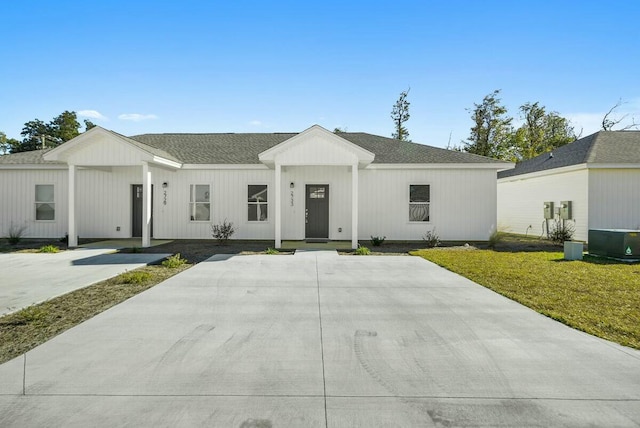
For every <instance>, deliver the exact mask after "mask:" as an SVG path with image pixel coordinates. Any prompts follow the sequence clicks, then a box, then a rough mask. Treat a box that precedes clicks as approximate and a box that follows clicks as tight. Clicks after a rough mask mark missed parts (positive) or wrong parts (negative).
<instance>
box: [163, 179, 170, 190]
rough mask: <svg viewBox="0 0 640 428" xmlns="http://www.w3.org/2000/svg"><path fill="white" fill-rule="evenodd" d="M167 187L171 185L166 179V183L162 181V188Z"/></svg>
mask: <svg viewBox="0 0 640 428" xmlns="http://www.w3.org/2000/svg"><path fill="white" fill-rule="evenodd" d="M167 187H169V183H167V182H166V181H165V182H164V183H162V188H163V189H166V188H167Z"/></svg>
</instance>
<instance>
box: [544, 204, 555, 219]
mask: <svg viewBox="0 0 640 428" xmlns="http://www.w3.org/2000/svg"><path fill="white" fill-rule="evenodd" d="M544 218H545V219H547V220H549V219H553V202H545V203H544Z"/></svg>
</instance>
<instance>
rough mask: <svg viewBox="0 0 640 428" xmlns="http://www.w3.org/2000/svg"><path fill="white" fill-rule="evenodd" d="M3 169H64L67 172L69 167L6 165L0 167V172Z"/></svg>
mask: <svg viewBox="0 0 640 428" xmlns="http://www.w3.org/2000/svg"><path fill="white" fill-rule="evenodd" d="M3 169H39V170H47V169H54V170H57V169H64V170H67V169H69V167H68V166H67V165H66V164H64V165H42V164H6V165H0V170H3Z"/></svg>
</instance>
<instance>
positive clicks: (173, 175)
mask: <svg viewBox="0 0 640 428" xmlns="http://www.w3.org/2000/svg"><path fill="white" fill-rule="evenodd" d="M152 177H153V183H154V201H153V206H154V207H153V218H154V228H153V236H154V238H158V239H164V238H166V239H212V236H211V224H212V223H213V224H220V223H222V222H223V221H224V220H227V221H228V222H232V223H233V224H234V227H235V229H236V232H235V234H234V235H233V239H273V237H274V230H275V226H274V216H275V205H274V203H275V200H274V199H275V189H274V173H273V170H269V169H267V168H266V167H262V166H256V168H247V169H229V168H224V169H215V168H212V169H188V170H180V171H175V172H172V171H168V170H164V169H158V168H152ZM165 182H166V183H167V187H166V188H163V186H162V184H163V183H165ZM198 184H201V185H202V184H204V185H208V186H209V189H210V190H209V192H210V201H211V205H210V212H211V214H210V215H211V219H210V221H191V217H190V210H189V203H190V193H189V192H190V187H191V185H198ZM249 185H266V186H267V203H268V204H267V220H266V221H249V219H248V196H249V195H248V186H249ZM165 192H166V195H165Z"/></svg>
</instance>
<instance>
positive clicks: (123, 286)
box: [0, 264, 192, 364]
mask: <svg viewBox="0 0 640 428" xmlns="http://www.w3.org/2000/svg"><path fill="white" fill-rule="evenodd" d="M191 266H192V265H189V264H182V265H180V266H178V267H173V268H169V267H165V266H161V265H151V266H144V267H141V268H139V269H135V270H131V271H128V272H125V273H123V274H120V275H118V276H116V277H113V278H110V279H107V280H105V281H101V282H98V283H96V284H93V285H91V286H89V287H85V288H81V289H78V290H75V291H72V292H70V293H67V294H64V295H62V296H58V297H54V298H52V299H50V300H47V301H46V302H43V303H40V304H36V305H32V306H29V307H27V308H24V309H22V310H20V311H18V312H14V313H11V314H8V315H5V316H3V317H0V364H1V363H4V362H6V361H9V360H11V359H13V358H15V357H17V356H19V355H22V354H24V353H25V352H27V351H29V350H31V349H33V348H35V347H36V346H38V345H40V344H42V343H44V342H46V341H48V340H49V339H51V338H53V337H55V336H57V335H58V334H60V333H62V332H64V331H65V330H68V329H70V328H71V327H74V326H76V325H78V324H80V323H81V322H83V321H86V320H88V319H89V318H92V317H94V316H96V315H97V314H99V313H101V312H103V311H105V310H107V309H109V308H110V307H112V306H115V305H117V304H118V303H121V302H123V301H125V300H127V299H128V298H130V297H132V296H135V295H136V294H138V293H141V292H143V291H145V290H147V289H149V288H151V287H153V286H154V285H156V284H159V283H160V282H162V281H164V280H166V279H167V278H170V277H172V276H173V275H175V274H177V273H179V272H182V271H184V270H186V269H188V268H189V267H191Z"/></svg>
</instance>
